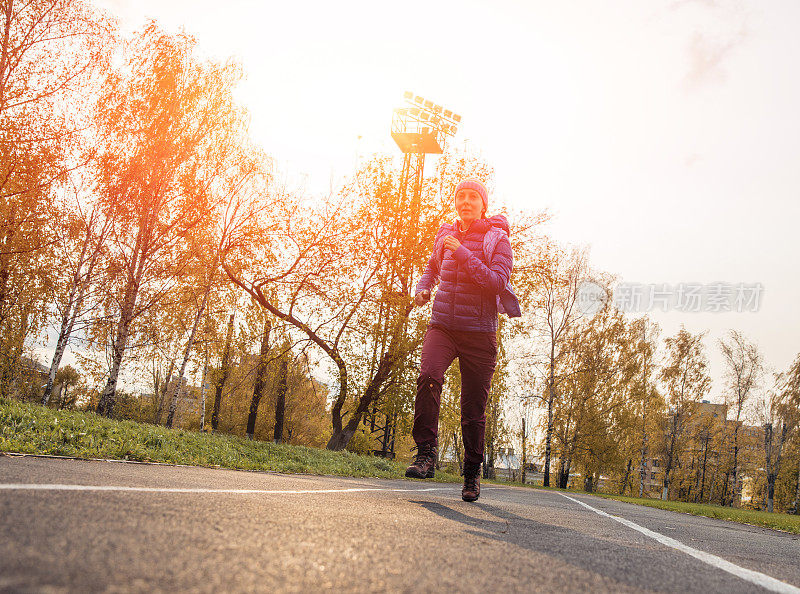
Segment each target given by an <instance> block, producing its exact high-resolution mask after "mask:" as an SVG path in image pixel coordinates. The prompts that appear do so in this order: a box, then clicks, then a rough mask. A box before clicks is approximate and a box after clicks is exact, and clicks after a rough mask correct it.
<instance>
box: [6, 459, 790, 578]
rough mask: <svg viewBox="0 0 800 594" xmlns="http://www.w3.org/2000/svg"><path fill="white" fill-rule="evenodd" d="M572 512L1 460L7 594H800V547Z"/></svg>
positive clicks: (671, 519)
mask: <svg viewBox="0 0 800 594" xmlns="http://www.w3.org/2000/svg"><path fill="white" fill-rule="evenodd" d="M429 489H432V490H429ZM570 497H571V498H568V497H565V496H564V495H562V494H560V493H558V492H554V491H543V490H533V489H523V488H513V487H497V486H491V485H490V486H486V487H485V488H484V490H483V492H482V494H481V498H480V500H479V501H478V502H477V503H472V504H470V503H464V502H463V501H461V497H460V486H457V485H443V484H439V483H432V482H430V481H427V482H426V481H386V480H374V479H344V478H335V477H315V476H305V475H303V476H300V475H279V474H267V473H250V472H237V471H230V470H213V469H202V468H185V467H169V466H151V465H137V464H121V463H112V462H84V461H73V460H54V459H43V458H31V457H7V456H0V592H154V591H156V592H158V591H192V592H221V591H224V592H242V591H244V592H249V591H269V592H306V591H316V590H320V589H336V590H339V591H348V592H351V591H358V592H371V591H402V592H445V591H446V592H450V591H460V592H479V591H480V592H485V591H490V592H494V591H512V592H517V591H528V592H529V591H535V590H547V591H568V592H574V591H587V590H589V591H592V592H596V591H610V592H641V591H653V592H703V593H705V594H708V593H710V592H723V591H724V592H750V591H753V592H757V591H761V592H763V591H766V590H765V589H764V587H766V588H769V589H772V590H774V591H784V592H800V590H798V589H797V587H800V537H798V536H796V535H788V534H782V533H779V532H774V531H770V530H767V529H763V528H757V527H751V526H745V525H740V524H734V523H729V522H724V521H721V520H712V519H709V518H700V517H693V516H688V515H684V514H677V513H672V512H667V511H662V510H656V509H651V508H645V507H639V506H633V505H628V504H624V503H619V502H614V501H607V500H604V499H600V498H596V497H590V496H582V495H575V496H570ZM582 504H583V505H582ZM587 506H588V507H587ZM603 514H606V515H603Z"/></svg>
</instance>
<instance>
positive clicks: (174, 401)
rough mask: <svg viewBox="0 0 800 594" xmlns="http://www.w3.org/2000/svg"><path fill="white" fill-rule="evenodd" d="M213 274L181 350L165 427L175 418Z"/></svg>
mask: <svg viewBox="0 0 800 594" xmlns="http://www.w3.org/2000/svg"><path fill="white" fill-rule="evenodd" d="M213 278H214V274H213V271H212V273H211V276H210V277H209V279H208V285H207V286H206V292H205V295H203V301H202V303H200V307H199V308H198V310H197V313H196V314H195V316H194V322H193V323H192V330H191V332H189V340H187V341H186V349H185V350H184V351H183V360H182V361H181V368H180V371H179V372H178V382H177V384H176V386H175V389H174V390H173V391H172V398H171V399H170V403H169V414H168V415H167V427H168V428H172V423H173V421H174V420H175V411H176V410H177V408H178V395H179V394H180V391H181V385H182V384H183V377H184V375H185V374H186V365H188V363H189V356H190V355H191V353H192V346H193V345H194V337H195V336H196V335H197V328H198V327H199V326H200V320H201V319H202V318H203V313H204V312H205V310H206V306H207V305H208V296H209V294H210V293H211V284H212V282H213Z"/></svg>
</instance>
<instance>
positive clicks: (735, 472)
mask: <svg viewBox="0 0 800 594" xmlns="http://www.w3.org/2000/svg"><path fill="white" fill-rule="evenodd" d="M732 474H733V489H732V490H731V498H730V500H729V504H728V505H729V506H730V507H733V502H734V501H735V500H736V492H737V489H738V487H739V485H738V483H739V419H738V416H737V419H736V425H735V426H734V428H733V472H732Z"/></svg>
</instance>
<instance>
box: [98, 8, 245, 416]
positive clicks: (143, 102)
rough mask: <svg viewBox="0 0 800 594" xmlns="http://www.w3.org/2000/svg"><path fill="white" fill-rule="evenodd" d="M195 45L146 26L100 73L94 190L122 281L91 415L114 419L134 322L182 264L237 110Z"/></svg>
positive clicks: (204, 215) (224, 69) (218, 73)
mask: <svg viewBox="0 0 800 594" xmlns="http://www.w3.org/2000/svg"><path fill="white" fill-rule="evenodd" d="M194 46H195V42H194V40H192V39H191V38H190V37H188V36H186V35H183V34H182V35H177V36H170V35H167V34H165V33H163V32H162V31H160V30H159V29H158V27H157V26H156V25H155V24H153V23H150V24H149V25H147V27H146V28H145V29H144V30H143V31H142V32H141V33H139V34H137V35H136V36H135V37H134V39H133V40H132V41H131V42H130V43H129V44H128V45H127V46H126V48H125V58H124V63H123V65H122V66H120V67H119V68H118V69H116V70H115V71H113V72H111V73H110V74H109V76H108V77H107V79H106V81H105V83H104V86H103V89H102V95H101V105H102V106H103V108H102V109H101V110H99V112H98V114H97V127H98V129H99V130H101V135H102V142H101V149H100V151H99V156H98V167H97V171H96V174H97V184H98V188H99V194H100V198H101V200H102V202H103V204H104V206H105V208H106V209H107V210H108V211H109V212H111V213H113V215H114V220H115V226H114V229H113V240H114V250H115V257H116V258H117V260H118V262H119V267H120V269H121V270H122V271H123V275H124V279H123V281H122V283H121V285H120V287H119V294H118V296H117V298H116V307H117V308H118V312H119V314H118V322H117V324H116V325H115V327H114V329H113V336H112V345H113V346H112V352H111V365H110V369H109V372H108V378H107V381H106V384H105V387H104V388H103V391H102V394H101V396H100V401H99V403H98V407H97V410H98V412H99V413H100V414H103V415H106V416H110V415H111V414H112V413H113V409H114V402H115V393H116V387H117V381H118V379H119V374H120V370H121V367H122V362H123V358H124V356H125V353H126V350H127V348H128V340H129V337H130V334H131V332H132V330H133V326H134V322H135V320H136V319H137V318H138V317H139V316H140V315H141V314H142V313H143V312H145V311H147V310H148V309H150V308H152V307H154V306H155V305H156V304H158V303H159V302H160V301H161V300H162V298H163V297H164V295H165V293H166V292H167V291H168V290H169V288H170V287H172V286H173V285H174V283H175V282H176V279H179V278H180V275H181V270H182V269H183V267H185V266H186V265H187V263H188V262H189V261H190V260H191V258H192V256H193V254H192V253H191V250H190V249H189V248H190V245H188V242H187V241H186V238H187V236H189V235H191V234H192V233H194V232H196V230H197V229H198V228H203V227H205V226H207V225H208V222H209V218H210V217H211V215H212V214H213V213H214V212H215V211H216V209H215V206H216V201H217V200H219V195H218V194H216V193H215V192H214V191H213V182H214V180H216V179H218V178H219V177H220V176H222V175H224V174H225V172H226V170H227V166H228V161H227V156H228V155H227V153H226V151H227V148H228V146H229V141H228V139H229V137H230V136H231V135H238V134H239V133H240V129H241V127H242V125H243V114H241V112H240V111H239V110H237V108H236V107H235V104H234V102H233V99H232V96H231V92H232V90H233V87H234V86H235V83H236V81H237V80H238V78H239V71H238V69H237V68H236V67H235V66H233V65H232V64H224V65H220V64H215V63H211V62H203V61H200V60H198V59H197V58H196V57H195V56H194V53H193V52H194Z"/></svg>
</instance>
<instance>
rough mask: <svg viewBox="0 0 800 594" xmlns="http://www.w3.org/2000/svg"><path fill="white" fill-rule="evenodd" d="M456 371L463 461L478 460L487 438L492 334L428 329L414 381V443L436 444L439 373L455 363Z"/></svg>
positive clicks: (494, 338) (493, 359)
mask: <svg viewBox="0 0 800 594" xmlns="http://www.w3.org/2000/svg"><path fill="white" fill-rule="evenodd" d="M456 357H457V358H458V363H459V367H460V369H461V435H462V438H463V440H464V459H465V460H466V461H467V462H474V463H479V462H482V461H483V441H484V435H485V433H486V400H487V399H488V398H489V388H490V387H491V383H492V376H493V375H494V368H495V364H496V362H497V335H496V333H495V332H460V331H458V330H449V329H447V328H443V327H441V326H431V327H429V328H428V332H427V334H425V342H424V343H423V345H422V364H421V368H420V374H419V378H418V379H417V399H416V401H415V403H414V429H413V430H412V432H411V435H412V436H413V437H414V441H415V442H416V444H417V445H418V446H419V445H422V444H427V443H434V444H436V443H437V437H438V435H439V404H440V402H441V399H442V385H443V384H444V374H445V372H446V371H447V368H448V367H450V364H451V363H452V362H453V360H454V359H455V358H456Z"/></svg>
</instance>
